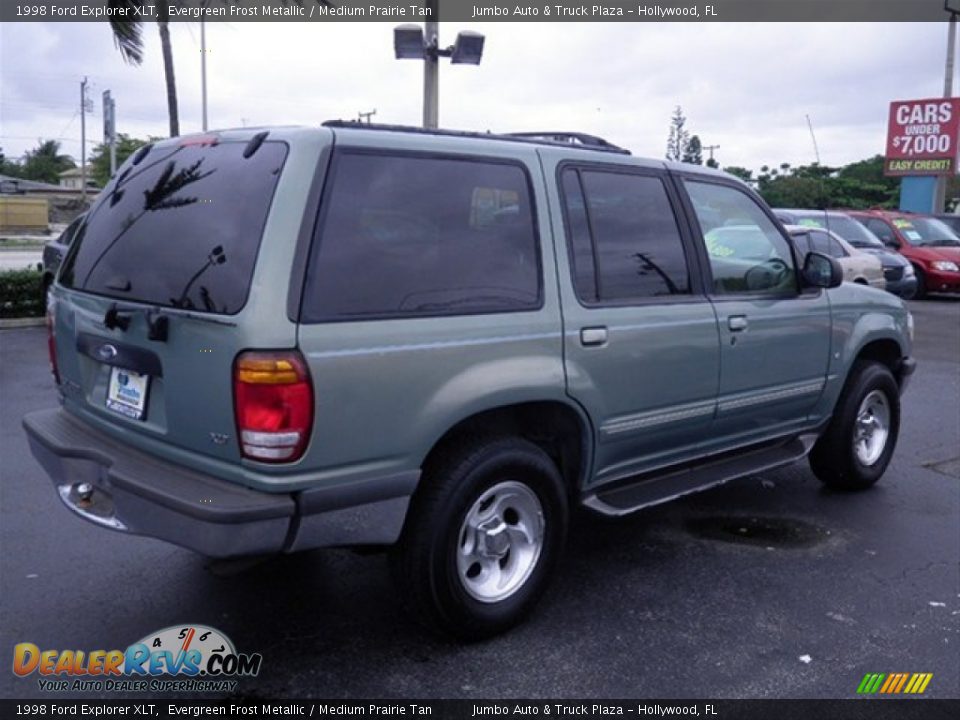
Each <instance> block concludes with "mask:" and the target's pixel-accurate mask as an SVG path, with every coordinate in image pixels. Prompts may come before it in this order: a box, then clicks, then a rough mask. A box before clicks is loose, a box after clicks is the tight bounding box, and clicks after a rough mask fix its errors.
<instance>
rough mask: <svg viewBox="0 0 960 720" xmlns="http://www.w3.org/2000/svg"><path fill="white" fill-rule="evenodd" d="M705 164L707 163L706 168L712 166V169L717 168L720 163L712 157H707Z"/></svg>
mask: <svg viewBox="0 0 960 720" xmlns="http://www.w3.org/2000/svg"><path fill="white" fill-rule="evenodd" d="M706 165H707V167H708V168H714V169H717V168H719V167H720V163H718V162H717V161H716V160H714V159H713V158H712V157H709V158H707V163H706Z"/></svg>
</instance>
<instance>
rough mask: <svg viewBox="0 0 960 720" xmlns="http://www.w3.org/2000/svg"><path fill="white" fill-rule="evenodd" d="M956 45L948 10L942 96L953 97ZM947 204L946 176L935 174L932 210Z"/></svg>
mask: <svg viewBox="0 0 960 720" xmlns="http://www.w3.org/2000/svg"><path fill="white" fill-rule="evenodd" d="M956 47H957V14H956V13H955V12H953V11H952V10H951V11H950V25H949V26H948V28H947V62H946V64H945V67H944V69H943V96H944V97H945V98H948V97H953V66H954V57H955V52H956ZM946 204H947V176H946V175H937V186H936V190H935V191H934V196H933V211H934V212H938V213H942V212H943V211H944V207H945V206H946Z"/></svg>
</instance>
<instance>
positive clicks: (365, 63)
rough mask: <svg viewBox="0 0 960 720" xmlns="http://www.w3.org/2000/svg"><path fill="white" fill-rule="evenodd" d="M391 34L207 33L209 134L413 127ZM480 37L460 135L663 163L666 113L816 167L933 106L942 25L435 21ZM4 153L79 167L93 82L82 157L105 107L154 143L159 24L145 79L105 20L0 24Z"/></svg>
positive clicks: (740, 154) (766, 154) (187, 114)
mask: <svg viewBox="0 0 960 720" xmlns="http://www.w3.org/2000/svg"><path fill="white" fill-rule="evenodd" d="M393 25H394V23H391V22H384V23H354V24H350V23H336V24H333V23H331V24H319V23H304V24H298V23H219V22H217V23H208V24H207V26H206V31H207V44H208V49H209V53H208V56H207V57H208V77H209V116H210V124H211V127H235V126H238V125H243V124H248V125H259V124H267V125H269V124H283V125H286V124H319V123H320V122H322V121H323V120H326V119H330V118H354V117H356V115H357V113H358V112H359V111H368V110H372V109H374V108H375V109H376V111H377V114H376V116H375V118H374V119H375V121H378V122H387V123H398V124H418V123H419V121H420V102H421V91H422V65H421V63H419V62H417V61H410V60H404V61H398V60H395V59H394V58H393V50H392V29H393ZM467 27H469V28H471V29H476V30H479V31H480V32H483V33H484V34H485V35H486V37H487V42H486V49H485V54H484V59H483V63H482V64H481V65H480V66H479V67H472V66H451V65H450V64H449V63H446V62H444V63H443V65H442V67H441V100H440V109H441V124H442V125H444V126H448V127H457V128H463V129H471V130H488V129H489V130H493V131H509V130H530V129H548V130H580V131H583V132H590V133H594V134H597V135H601V136H604V137H607V138H609V139H610V140H612V141H613V142H617V143H619V144H622V145H625V146H626V147H629V148H630V149H631V150H632V151H633V152H634V153H635V154H637V155H643V156H652V157H661V156H662V155H663V152H664V147H665V143H666V138H667V130H668V125H669V120H670V115H671V113H672V111H673V108H674V106H675V105H678V104H679V105H681V106H682V107H683V109H684V112H685V114H686V115H687V118H688V129H689V130H690V131H691V132H693V133H697V134H699V135H700V137H701V139H702V141H703V142H704V144H706V145H720V148H719V150H718V151H717V157H718V159H719V160H720V162H721V163H722V164H724V165H743V166H746V167H750V168H754V169H755V168H758V167H759V166H760V165H763V164H771V165H774V164H779V163H780V162H790V163H792V164H801V163H807V162H810V161H812V159H813V145H812V142H811V138H810V133H809V129H808V127H807V121H806V116H807V115H809V116H810V118H811V121H812V123H813V125H814V128H815V131H816V137H817V142H818V145H819V148H820V154H821V157H822V160H823V162H824V163H826V164H830V165H837V164H843V163H847V162H851V161H854V160H858V159H861V158H863V157H868V156H871V155H874V154H877V153H880V152H882V151H883V143H884V137H885V132H886V115H887V107H888V105H889V103H890V101H891V100H896V99H906V98H912V97H924V96H936V95H939V94H940V93H941V92H942V82H943V81H942V67H943V52H944V48H943V45H944V40H945V35H946V24H945V23H943V24H933V23H917V24H895V23H875V24H871V23H857V24H839V23H800V24H786V23H778V24H759V23H751V24H732V23H731V24H709V25H701V24H696V23H676V24H670V23H622V24H614V23H488V24H477V23H469V24H455V23H449V24H447V23H445V24H442V25H441V35H442V37H441V40H442V41H443V42H452V41H453V38H454V36H455V34H456V32H457V31H458V30H460V29H465V28H467ZM0 35H2V38H0V39H2V42H0V62H2V65H3V68H4V71H3V73H2V79H0V80H2V82H0V99H2V105H3V109H2V116H0V143H2V146H3V148H4V151H5V152H6V154H7V155H10V156H17V155H20V154H22V153H23V152H24V151H25V150H27V149H29V148H31V147H33V146H34V145H35V144H36V140H37V138H40V137H44V138H47V137H56V138H62V142H63V148H64V151H66V152H68V153H70V154H73V155H75V156H79V148H80V142H79V135H80V132H79V129H80V126H79V114H78V112H77V107H78V104H79V82H80V80H81V78H82V76H83V75H88V76H89V78H90V81H91V96H92V97H93V99H94V101H95V107H96V109H95V112H94V115H93V116H92V117H88V123H87V130H88V140H89V142H88V148H89V147H92V145H93V144H95V143H97V142H99V141H100V140H101V127H100V122H101V120H100V112H101V109H100V93H101V92H102V91H103V90H105V89H110V90H111V91H112V93H113V95H114V97H115V99H116V102H117V110H118V113H117V114H118V130H120V131H121V132H126V133H128V134H130V135H134V136H140V137H143V136H146V135H164V134H166V132H167V109H166V95H165V88H164V81H163V70H162V61H161V57H160V47H159V39H158V34H157V31H156V27H155V25H153V24H151V23H147V26H146V27H145V28H144V35H145V39H146V56H145V60H144V64H143V66H141V67H133V66H129V65H125V64H124V63H123V62H122V60H121V58H120V55H119V53H118V52H117V51H116V49H115V48H114V46H113V42H112V37H111V34H110V30H109V27H108V26H107V25H106V24H102V23H48V24H39V23H24V24H16V25H14V24H7V25H2V26H0ZM172 36H173V45H174V50H175V68H176V76H177V88H178V92H179V96H180V116H181V127H182V131H183V132H194V131H198V130H199V129H200V117H201V110H200V45H199V37H200V28H199V25H198V24H195V23H189V24H188V23H175V24H173V26H172Z"/></svg>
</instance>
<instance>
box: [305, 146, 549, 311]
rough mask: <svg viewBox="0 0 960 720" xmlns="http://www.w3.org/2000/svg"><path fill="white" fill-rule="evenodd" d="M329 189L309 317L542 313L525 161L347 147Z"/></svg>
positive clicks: (316, 246)
mask: <svg viewBox="0 0 960 720" xmlns="http://www.w3.org/2000/svg"><path fill="white" fill-rule="evenodd" d="M327 184H328V190H327V191H326V193H325V197H324V199H323V202H322V207H321V217H320V222H319V223H318V225H317V232H316V234H315V237H314V243H313V251H312V255H311V259H310V264H309V267H308V270H307V282H306V288H305V291H304V301H303V310H302V314H301V319H302V320H303V321H304V322H320V321H325V320H345V319H351V318H353V319H364V318H377V317H409V316H431V315H453V314H473V313H490V312H514V311H522V310H531V309H535V308H537V307H539V306H540V295H541V293H540V268H539V254H538V245H537V233H536V228H535V224H534V220H533V218H534V210H533V206H532V202H531V193H530V187H529V182H528V178H527V174H526V171H525V170H524V168H523V167H522V166H521V165H520V164H518V163H512V162H491V161H484V160H479V159H473V158H457V157H433V156H420V155H384V154H372V153H361V152H350V151H344V152H341V153H339V154H338V155H337V156H336V157H335V159H334V165H333V168H332V174H331V179H329V180H328V182H327Z"/></svg>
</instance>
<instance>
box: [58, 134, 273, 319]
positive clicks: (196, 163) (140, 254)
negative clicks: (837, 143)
mask: <svg viewBox="0 0 960 720" xmlns="http://www.w3.org/2000/svg"><path fill="white" fill-rule="evenodd" d="M246 147H247V143H245V142H225V143H218V144H214V145H198V144H181V145H175V146H171V145H163V146H160V147H155V148H153V149H152V150H150V151H149V152H148V154H147V155H146V156H145V157H143V158H142V160H141V161H140V162H139V163H137V164H136V165H134V164H133V163H132V161H128V163H127V165H126V166H125V167H124V168H121V172H120V174H119V175H118V176H117V179H116V181H114V182H112V183H111V184H110V185H108V186H107V188H105V189H104V191H103V192H102V193H101V196H100V197H99V198H98V200H97V203H96V204H95V205H94V207H93V208H92V209H91V210H90V212H89V213H88V215H87V220H86V222H85V223H84V224H83V225H81V227H80V229H79V231H78V232H77V234H76V236H75V237H74V240H73V251H72V252H71V253H70V254H69V255H68V256H67V262H66V266H65V267H64V270H63V272H62V274H61V277H60V281H61V283H62V284H64V285H66V286H67V287H72V288H75V289H77V290H84V291H86V292H90V293H94V294H97V295H105V296H108V297H112V298H117V299H122V300H132V301H139V302H144V303H150V304H155V305H161V306H167V307H176V308H182V309H187V310H194V311H199V312H215V313H226V314H232V313H236V312H238V311H239V310H240V309H241V308H242V307H243V305H244V304H245V303H246V299H247V294H248V291H249V287H250V280H251V277H252V275H253V268H254V264H255V262H256V258H257V252H258V250H259V247H260V238H261V235H262V234H263V227H264V224H265V222H266V218H267V213H268V211H269V209H270V204H271V202H272V199H273V193H274V189H275V188H276V185H277V179H278V178H279V175H280V171H281V169H282V167H283V163H284V160H285V159H286V155H287V146H286V144H285V143H281V142H274V141H267V142H264V143H263V144H262V145H261V146H260V147H259V149H257V150H256V152H254V153H253V154H252V155H251V156H250V157H248V158H244V157H243V153H244V149H245V148H246Z"/></svg>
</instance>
